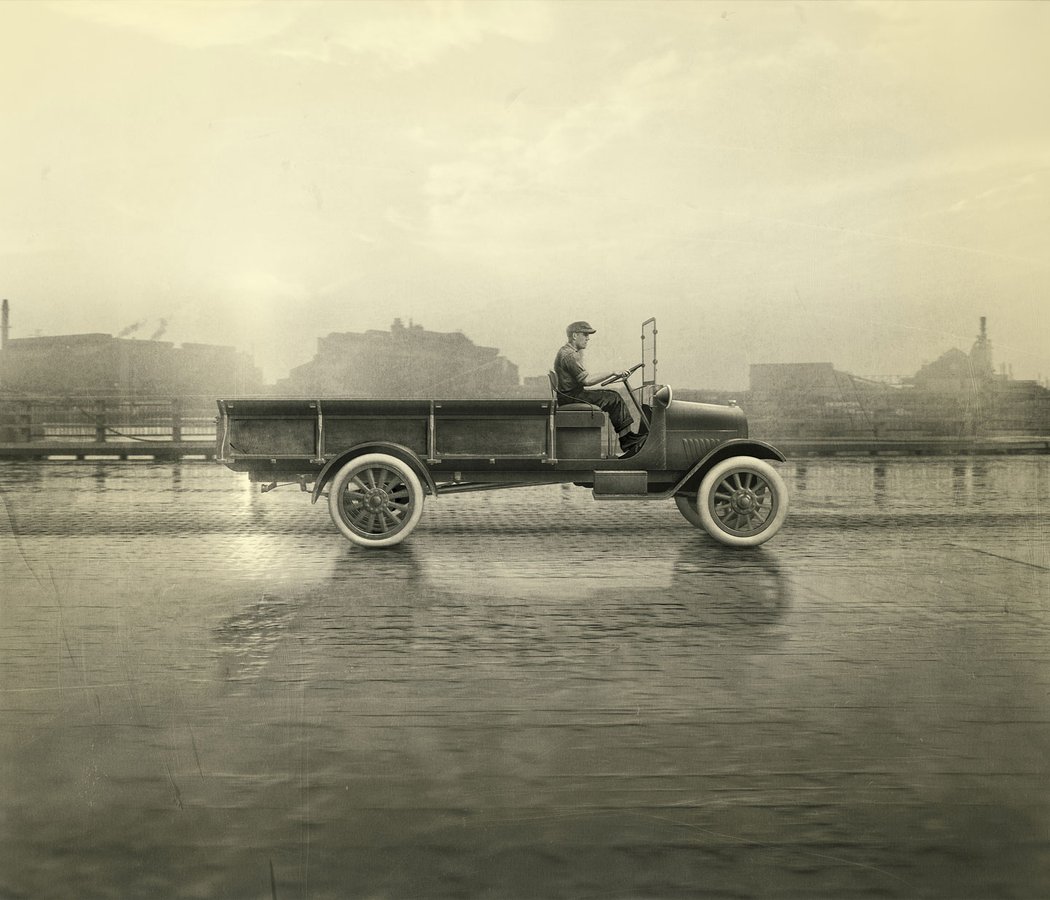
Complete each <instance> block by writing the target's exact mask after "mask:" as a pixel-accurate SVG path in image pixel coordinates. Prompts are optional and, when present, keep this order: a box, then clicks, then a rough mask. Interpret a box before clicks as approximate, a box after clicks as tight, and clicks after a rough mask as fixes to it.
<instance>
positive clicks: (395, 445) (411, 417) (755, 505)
mask: <svg viewBox="0 0 1050 900" xmlns="http://www.w3.org/2000/svg"><path fill="white" fill-rule="evenodd" d="M650 327H651V333H650V335H649V336H650V339H651V343H650V348H649V349H650V353H651V362H650V364H649V367H648V368H649V371H650V372H651V377H650V378H648V379H647V378H646V369H647V366H646V365H645V364H644V363H639V364H638V365H636V366H634V367H633V368H632V369H631V370H630V372H629V373H628V377H627V378H624V379H623V381H624V384H625V387H626V388H627V392H626V395H627V396H628V397H629V398H630V400H631V402H632V404H633V406H634V409H635V421H636V427H637V430H638V432H639V434H640V435H642V436H643V437H644V441H643V443H642V444H641V447H640V449H639V450H638V451H637V452H635V453H633V454H632V455H628V456H617V454H616V448H617V444H616V440H615V435H614V434H613V432H612V429H611V427H610V425H609V423H608V419H607V417H606V416H605V414H604V413H602V411H601V410H599V409H598V408H597V407H594V406H591V405H589V404H585V403H577V402H574V401H571V400H570V399H569V398H565V397H560V396H559V395H558V391H557V386H556V379H555V378H554V377H553V372H552V373H551V378H550V382H551V395H550V396H549V397H548V398H546V399H535V400H531V399H523V400H456V399H451V400H411V399H405V400H354V399H337V398H332V399H323V398H322V399H314V400H306V399H232V400H219V401H218V407H219V416H218V419H217V424H218V429H217V437H216V441H217V458H218V460H219V461H220V462H221V463H223V464H225V465H226V466H228V467H229V468H230V469H233V470H234V471H238V472H247V473H248V476H249V479H250V480H251V481H252V482H261V483H262V489H263V490H264V491H267V490H271V489H273V488H275V487H277V486H279V485H280V484H281V483H282V482H285V483H288V484H292V485H294V484H296V483H297V484H298V485H299V486H300V488H301V489H302V490H303V491H305V492H309V493H310V494H311V500H312V502H317V500H318V499H319V498H321V497H322V496H325V497H327V500H328V508H329V512H330V514H331V516H332V520H333V522H334V523H335V525H336V527H337V528H338V529H339V530H340V531H341V532H342V534H343V535H344V536H345V537H346V538H348V539H349V540H350V541H352V542H353V543H355V544H358V545H360V546H363V547H389V546H393V545H395V544H398V543H400V542H401V541H403V540H404V539H405V538H406V537H408V535H409V534H410V533H411V532H412V530H413V529H414V528H415V527H416V524H417V523H418V522H419V519H420V516H421V515H422V513H423V504H424V500H425V498H427V497H435V498H436V497H443V496H445V495H449V494H455V493H462V492H466V491H483V490H494V489H498V488H510V487H516V486H523V485H538V484H557V483H571V484H575V485H578V486H579V487H583V488H589V489H590V490H591V491H592V493H593V496H594V498H595V499H596V500H654V499H672V498H673V500H674V502H675V504H676V505H677V507H678V509H679V510H680V512H681V513H682V515H683V516H684V517H685V519H686V520H687V521H688V522H689V523H690V524H692V525H694V526H696V527H698V528H702V529H704V530H706V531H707V532H708V533H709V534H710V535H711V536H712V537H714V538H715V539H716V540H718V541H720V542H721V543H723V544H728V545H730V546H736V547H754V546H757V545H758V544H762V543H764V542H765V541H767V540H769V539H770V538H771V537H773V535H774V534H776V533H777V531H778V530H779V528H780V526H781V525H782V524H783V522H784V518H785V516H786V515H787V510H788V497H787V491H786V489H785V486H784V482H783V480H782V479H781V477H780V475H779V473H778V472H777V471H776V469H775V468H774V467H773V466H772V465H771V464H770V461H774V462H777V461H779V462H784V461H785V458H784V456H783V455H782V454H781V453H780V451H778V450H777V449H776V448H774V447H772V446H771V445H769V444H767V443H765V442H763V441H758V440H753V439H751V438H749V437H748V427H747V420H746V418H745V416H744V413H743V411H742V410H740V409H739V408H738V407H736V406H734V405H729V406H722V405H717V404H710V403H693V402H684V401H680V400H675V399H674V396H673V392H672V390H671V388H670V387H669V386H667V385H660V384H657V382H656V334H657V331H656V323H655V320H654V319H647V320H646V322H645V323H643V326H642V358H643V360H645V358H646V338H647V328H650ZM638 369H641V370H642V384H641V386H640V387H638V388H635V389H632V388H630V385H629V377H630V374H633V372H635V371H637V370H638ZM608 383H609V382H606V384H608Z"/></svg>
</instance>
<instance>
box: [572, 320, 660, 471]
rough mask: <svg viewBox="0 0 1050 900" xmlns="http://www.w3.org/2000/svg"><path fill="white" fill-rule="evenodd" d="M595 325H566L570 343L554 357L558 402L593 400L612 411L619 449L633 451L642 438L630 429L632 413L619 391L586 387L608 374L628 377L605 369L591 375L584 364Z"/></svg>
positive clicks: (607, 411) (626, 451) (575, 323)
mask: <svg viewBox="0 0 1050 900" xmlns="http://www.w3.org/2000/svg"><path fill="white" fill-rule="evenodd" d="M594 333H595V329H593V328H591V326H590V324H588V323H587V322H573V323H572V324H570V325H568V326H567V327H566V329H565V334H566V335H567V336H568V338H569V340H568V343H566V344H565V346H563V347H562V348H561V349H560V350H559V351H558V355H557V356H555V357H554V373H555V375H556V376H557V378H558V392H557V393H558V403H559V405H561V404H565V403H574V402H576V403H590V404H593V405H594V406H597V407H598V408H599V409H601V410H602V411H603V412H606V413H608V414H609V421H611V422H612V426H613V428H615V429H616V434H617V435H618V436H619V438H620V449H621V450H622V451H624V453H630V452H631V451H633V450H635V449H637V447H638V443H639V441H640V438H639V437H638V435H637V434H634V433H633V432H632V431H631V413H630V410H628V409H627V404H626V403H625V402H624V400H623V398H622V397H621V396H620V395H619V394H618V393H616V391H591V390H587V388H589V387H590V386H591V385H593V384H599V383H600V382H602V381H605V380H606V379H608V378H626V377H627V372H626V371H624V372H606V373H605V374H604V375H591V374H590V373H589V372H588V371H587V367H586V366H585V365H584V364H583V351H584V350H585V349H586V348H587V342H588V340H590V337H591V335H592V334H594Z"/></svg>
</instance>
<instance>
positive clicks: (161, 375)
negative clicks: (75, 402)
mask: <svg viewBox="0 0 1050 900" xmlns="http://www.w3.org/2000/svg"><path fill="white" fill-rule="evenodd" d="M2 316H3V320H2V329H0V391H2V392H3V394H4V395H7V396H11V395H36V396H67V397H84V396H90V397H99V398H123V399H130V398H136V397H208V398H214V397H217V396H222V395H237V394H253V393H258V392H259V391H260V390H261V389H262V375H261V373H260V371H259V369H258V368H256V366H255V365H254V364H253V362H252V360H251V357H249V356H248V355H247V354H245V353H242V352H239V351H238V350H236V349H235V348H233V347H228V346H219V345H214V344H182V345H180V346H175V344H173V343H171V342H170V341H159V340H137V339H133V338H128V337H122V336H117V337H114V336H113V335H109V334H66V335H51V336H47V337H28V338H11V337H10V336H9V331H10V322H9V318H10V309H9V305H8V302H7V300H4V301H3V312H2ZM159 330H160V329H158V331H159Z"/></svg>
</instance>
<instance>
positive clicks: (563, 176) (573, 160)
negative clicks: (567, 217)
mask: <svg viewBox="0 0 1050 900" xmlns="http://www.w3.org/2000/svg"><path fill="white" fill-rule="evenodd" d="M681 68H682V67H681V61H680V59H679V57H678V55H677V53H676V52H675V51H674V50H668V51H662V52H660V53H658V54H655V55H652V56H648V57H645V58H643V59H641V60H640V61H638V62H636V63H635V64H634V65H632V66H629V67H627V68H626V69H625V70H624V71H623V72H622V73H621V74H620V77H619V79H618V80H617V81H614V82H612V83H611V84H609V85H602V86H600V87H599V88H598V90H597V94H596V96H595V97H594V99H591V100H588V101H586V102H583V103H579V104H576V105H574V106H571V107H569V108H567V109H565V110H564V111H562V112H561V113H560V114H559V115H557V116H555V117H554V118H553V119H549V120H548V119H545V118H542V117H537V116H536V115H534V114H532V113H531V112H530V110H529V108H528V103H527V102H525V101H521V102H519V103H518V104H516V107H517V106H520V107H522V109H521V110H520V111H515V112H513V113H512V114H511V117H510V118H509V119H508V120H507V121H506V122H505V123H500V124H502V125H503V127H504V129H505V130H504V131H503V132H502V133H498V134H496V135H495V136H486V137H484V138H479V139H477V140H475V141H473V142H471V143H469V144H467V145H466V146H465V148H463V149H462V150H460V151H459V152H458V153H457V154H456V155H455V157H454V158H452V159H446V160H443V161H441V162H437V163H434V164H432V165H431V166H430V167H429V169H428V175H427V181H426V184H425V186H424V192H425V195H426V196H427V197H428V198H429V200H430V203H431V205H430V210H429V225H430V236H431V238H433V239H434V240H436V241H438V242H441V241H445V240H449V239H452V240H456V239H461V238H467V239H469V243H470V245H471V246H482V247H483V246H484V245H485V244H487V243H489V242H491V241H500V240H505V239H506V237H507V235H506V229H507V228H508V227H511V228H513V227H517V226H522V225H524V227H525V228H529V224H528V222H529V217H528V215H527V214H524V213H525V212H526V210H529V209H535V208H536V207H537V206H539V207H544V206H546V205H547V203H546V200H547V198H550V197H554V198H556V200H555V201H554V203H555V205H557V206H558V207H560V208H561V209H563V210H564V209H565V208H566V207H567V206H568V205H571V202H569V201H567V199H566V195H569V196H570V198H571V197H572V196H577V195H578V193H579V185H578V184H576V182H575V174H574V173H577V172H578V171H579V166H580V165H583V164H586V162H587V161H588V160H589V159H591V158H593V157H596V156H598V155H600V154H601V153H602V152H603V151H604V150H606V149H608V148H616V147H618V146H619V145H622V144H623V143H624V142H625V141H629V140H630V139H631V137H632V136H634V135H636V134H637V133H638V132H639V129H640V128H641V127H642V126H643V124H644V123H645V121H646V120H647V119H648V118H649V117H651V116H654V115H658V114H659V112H660V110H661V109H663V108H664V107H665V106H666V105H667V104H666V100H667V94H669V93H671V94H673V93H674V92H675V91H676V83H675V76H676V75H678V74H679V72H680V70H681ZM537 118H539V121H540V125H539V127H537ZM498 127H499V126H498V125H496V126H494V129H495V128H498ZM456 149H457V148H454V147H449V148H445V150H446V155H448V154H450V153H454V152H455V151H456ZM617 152H618V151H617ZM533 222H534V224H535V225H536V227H537V228H538V232H537V234H535V235H534V236H536V237H541V239H542V235H543V233H544V232H549V236H548V237H547V238H546V240H553V241H555V242H559V241H560V240H561V235H562V234H563V232H562V231H560V230H559V229H558V227H557V226H556V225H555V224H554V219H553V218H547V219H544V221H543V222H542V223H541V222H538V221H536V219H535V217H533ZM511 223H514V224H511ZM573 227H574V226H573V225H572V224H571V223H566V222H563V228H564V229H567V230H570V231H571V230H572V228H573ZM511 245H513V241H512V242H511Z"/></svg>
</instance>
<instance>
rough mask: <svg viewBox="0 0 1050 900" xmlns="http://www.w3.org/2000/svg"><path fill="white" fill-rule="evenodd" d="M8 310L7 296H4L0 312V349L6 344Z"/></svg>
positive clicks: (8, 325)
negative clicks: (0, 311)
mask: <svg viewBox="0 0 1050 900" xmlns="http://www.w3.org/2000/svg"><path fill="white" fill-rule="evenodd" d="M10 315H11V313H10V311H9V308H8V305H7V298H6V297H5V298H4V305H3V312H2V313H0V350H2V349H3V348H4V347H6V346H7V330H8V328H9V327H10V322H9V321H8V320H9V318H10Z"/></svg>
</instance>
